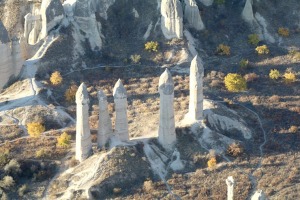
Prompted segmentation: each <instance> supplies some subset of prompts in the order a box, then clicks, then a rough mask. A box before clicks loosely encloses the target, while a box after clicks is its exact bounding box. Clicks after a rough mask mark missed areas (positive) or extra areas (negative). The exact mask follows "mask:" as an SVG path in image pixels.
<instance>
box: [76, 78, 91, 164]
mask: <svg viewBox="0 0 300 200" xmlns="http://www.w3.org/2000/svg"><path fill="white" fill-rule="evenodd" d="M76 104H77V107H76V109H77V110H76V118H77V119H76V159H77V160H79V161H80V162H82V161H84V160H85V159H87V158H88V157H89V156H90V155H91V153H92V140H91V131H90V126H89V96H88V92H87V88H86V86H85V84H84V83H82V84H81V85H80V86H79V88H78V90H77V92H76Z"/></svg>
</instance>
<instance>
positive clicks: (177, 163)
mask: <svg viewBox="0 0 300 200" xmlns="http://www.w3.org/2000/svg"><path fill="white" fill-rule="evenodd" d="M172 157H173V158H174V157H175V158H176V159H175V160H174V161H173V162H172V163H171V165H170V167H171V168H172V170H173V171H180V170H182V169H183V168H184V164H183V163H182V161H181V159H180V153H179V151H178V150H177V148H176V149H175V150H174V152H173V155H172Z"/></svg>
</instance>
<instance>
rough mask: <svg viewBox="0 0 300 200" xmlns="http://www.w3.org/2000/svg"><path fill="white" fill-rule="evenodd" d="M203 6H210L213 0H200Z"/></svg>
mask: <svg viewBox="0 0 300 200" xmlns="http://www.w3.org/2000/svg"><path fill="white" fill-rule="evenodd" d="M200 2H201V3H203V4H204V5H205V6H211V5H212V4H213V3H214V0H200Z"/></svg>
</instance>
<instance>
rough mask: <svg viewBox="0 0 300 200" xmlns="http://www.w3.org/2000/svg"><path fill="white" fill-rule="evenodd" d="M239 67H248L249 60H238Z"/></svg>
mask: <svg viewBox="0 0 300 200" xmlns="http://www.w3.org/2000/svg"><path fill="white" fill-rule="evenodd" d="M240 67H241V68H242V69H247V68H248V67H249V60H247V59H242V60H241V61H240Z"/></svg>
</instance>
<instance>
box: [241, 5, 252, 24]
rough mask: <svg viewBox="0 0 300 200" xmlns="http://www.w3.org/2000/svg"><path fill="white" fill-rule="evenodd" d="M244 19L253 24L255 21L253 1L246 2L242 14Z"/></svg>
mask: <svg viewBox="0 0 300 200" xmlns="http://www.w3.org/2000/svg"><path fill="white" fill-rule="evenodd" d="M242 18H243V19H244V20H245V21H246V22H248V23H252V22H253V21H254V15H253V9H252V0H247V1H246V4H245V7H244V9H243V12H242Z"/></svg>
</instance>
